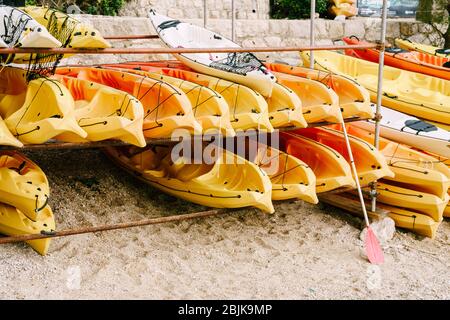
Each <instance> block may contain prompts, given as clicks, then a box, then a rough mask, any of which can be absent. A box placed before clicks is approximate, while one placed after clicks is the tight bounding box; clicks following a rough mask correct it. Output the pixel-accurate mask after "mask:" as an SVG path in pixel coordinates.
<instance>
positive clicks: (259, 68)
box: [149, 10, 276, 97]
mask: <svg viewBox="0 0 450 320" xmlns="http://www.w3.org/2000/svg"><path fill="white" fill-rule="evenodd" d="M149 18H150V20H151V22H152V24H153V26H154V27H155V30H156V32H157V33H158V35H159V37H160V39H161V40H162V41H163V42H164V43H165V44H166V45H167V46H168V47H170V48H239V45H237V44H236V43H234V42H233V41H231V40H229V39H226V38H224V37H222V36H221V35H219V34H217V33H214V32H212V31H209V30H207V29H205V28H202V27H199V26H196V25H193V24H190V23H185V22H181V21H179V20H174V19H171V18H169V17H166V16H163V15H160V14H157V13H156V12H155V11H153V10H150V12H149ZM174 56H175V57H176V58H177V59H178V60H180V61H181V62H183V63H184V64H186V65H187V66H189V67H190V68H192V69H194V70H195V71H197V72H201V73H205V74H209V75H212V76H215V77H218V78H223V79H227V80H229V81H233V82H237V83H240V84H242V85H245V86H247V87H250V88H252V89H253V90H256V91H258V92H259V93H260V94H262V95H263V96H265V97H270V95H271V93H272V88H273V84H274V83H275V81H276V78H275V76H274V75H273V74H272V73H270V71H268V70H267V68H266V67H265V66H264V65H263V63H262V62H261V61H260V60H259V59H258V58H256V57H255V56H254V55H253V54H252V53H248V52H245V53H189V54H188V53H182V54H174Z"/></svg>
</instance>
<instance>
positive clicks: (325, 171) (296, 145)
mask: <svg viewBox="0 0 450 320" xmlns="http://www.w3.org/2000/svg"><path fill="white" fill-rule="evenodd" d="M280 145H281V149H282V150H283V151H285V152H286V153H287V154H289V155H292V156H294V157H295V158H298V159H300V160H301V161H303V162H304V163H306V164H307V165H308V166H309V167H310V168H311V170H312V171H313V172H314V174H315V176H316V192H317V193H322V192H327V191H332V190H335V189H339V188H345V187H351V188H354V187H355V181H354V180H353V178H352V174H351V170H350V166H349V164H348V163H347V161H346V160H345V158H344V157H343V156H342V155H341V154H340V153H338V152H336V151H335V150H334V149H332V148H330V147H328V146H326V145H324V144H322V143H319V142H317V141H314V140H312V139H309V138H307V137H304V136H300V135H296V134H293V133H290V132H281V133H280Z"/></svg>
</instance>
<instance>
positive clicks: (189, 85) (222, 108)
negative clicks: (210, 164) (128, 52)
mask: <svg viewBox="0 0 450 320" xmlns="http://www.w3.org/2000/svg"><path fill="white" fill-rule="evenodd" d="M122 66H124V65H120V67H119V65H113V66H112V67H113V68H114V69H115V70H121V71H123V72H127V73H132V74H136V75H140V76H144V77H147V78H150V79H153V80H156V81H162V82H164V83H167V84H170V85H171V86H173V87H175V88H178V89H179V90H181V91H182V92H183V93H184V95H185V96H186V97H187V99H188V100H189V101H190V105H191V109H192V111H193V114H194V116H195V119H196V120H197V121H198V122H199V123H200V125H201V126H202V128H203V131H204V132H205V133H207V132H209V133H214V132H217V131H219V132H221V133H222V134H223V135H225V136H228V137H232V136H234V135H235V132H234V129H235V128H236V127H235V126H234V123H233V119H232V116H231V114H230V110H229V108H228V104H227V102H226V100H225V99H224V97H223V96H222V95H221V94H220V93H218V92H216V91H214V90H213V89H211V88H209V87H208V86H204V85H201V84H198V83H194V82H191V81H188V80H183V79H181V78H177V77H172V76H169V75H165V74H162V73H159V72H150V71H143V70H140V69H139V70H135V69H128V68H121V67H122Z"/></svg>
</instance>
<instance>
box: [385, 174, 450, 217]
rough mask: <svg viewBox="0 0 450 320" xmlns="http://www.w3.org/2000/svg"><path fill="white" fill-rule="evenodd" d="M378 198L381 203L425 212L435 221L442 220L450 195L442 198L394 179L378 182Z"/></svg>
mask: <svg viewBox="0 0 450 320" xmlns="http://www.w3.org/2000/svg"><path fill="white" fill-rule="evenodd" d="M377 185H378V187H377V192H378V196H377V199H378V200H379V201H380V202H381V203H385V204H388V205H392V206H396V207H399V208H406V209H411V210H414V211H417V212H419V213H422V214H425V215H427V216H429V217H431V218H433V220H434V221H441V220H442V214H443V212H444V209H445V207H446V206H447V203H448V201H449V197H448V196H446V197H445V199H441V198H439V197H437V196H435V195H432V194H429V193H425V192H420V191H415V190H411V189H407V188H405V187H403V186H402V185H400V184H395V183H394V182H392V181H386V180H383V181H379V182H378V183H377Z"/></svg>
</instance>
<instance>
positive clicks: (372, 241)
mask: <svg viewBox="0 0 450 320" xmlns="http://www.w3.org/2000/svg"><path fill="white" fill-rule="evenodd" d="M364 244H365V246H366V254H367V258H368V259H369V261H370V263H372V264H382V263H383V262H384V256H383V250H381V246H380V243H379V242H378V239H377V236H376V235H375V233H374V232H373V230H372V228H371V227H367V233H366V239H365V241H364Z"/></svg>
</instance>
